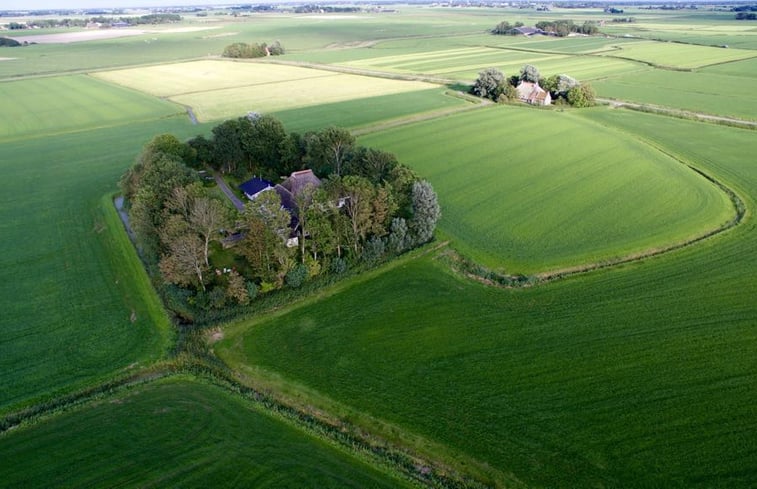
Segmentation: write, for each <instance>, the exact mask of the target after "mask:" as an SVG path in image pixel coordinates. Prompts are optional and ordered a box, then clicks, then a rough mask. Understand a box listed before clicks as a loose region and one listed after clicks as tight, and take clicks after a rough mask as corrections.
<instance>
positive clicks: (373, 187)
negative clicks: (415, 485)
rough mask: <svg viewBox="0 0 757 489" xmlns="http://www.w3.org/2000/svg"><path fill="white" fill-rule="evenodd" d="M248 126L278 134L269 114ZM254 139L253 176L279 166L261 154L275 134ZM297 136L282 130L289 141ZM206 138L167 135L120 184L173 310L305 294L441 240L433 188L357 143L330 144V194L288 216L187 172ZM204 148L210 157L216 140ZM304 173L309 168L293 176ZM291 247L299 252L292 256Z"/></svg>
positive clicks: (324, 187) (272, 196)
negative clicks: (335, 277) (350, 271)
mask: <svg viewBox="0 0 757 489" xmlns="http://www.w3.org/2000/svg"><path fill="white" fill-rule="evenodd" d="M242 119H245V120H247V121H248V122H249V123H250V126H251V127H252V128H256V129H258V130H260V129H261V128H263V127H267V128H268V129H270V128H271V127H274V128H278V127H279V126H280V123H279V122H278V121H276V120H275V119H273V118H271V117H269V116H258V117H254V118H252V120H250V118H240V119H239V120H237V121H236V122H242ZM224 124H228V121H227V122H226V123H224ZM224 124H222V126H223V125H224ZM216 129H217V128H216ZM213 132H214V134H215V133H216V130H215V129H214V131H213ZM342 132H346V131H343V130H341V129H335V128H328V129H325V130H323V131H318V132H317V133H313V134H314V135H318V137H323V138H324V140H325V139H326V138H327V135H329V134H341V133H342ZM253 133H254V130H253V131H251V132H249V133H248V134H247V137H248V138H249V139H248V140H247V143H246V144H247V147H248V148H252V149H255V148H256V149H257V150H258V152H255V151H252V152H249V153H246V154H244V155H243V157H244V158H247V159H248V161H246V162H245V164H249V165H251V166H250V167H249V168H251V171H253V172H259V171H260V170H262V169H271V168H272V167H271V166H270V165H271V162H272V161H274V160H275V158H273V159H271V158H270V156H271V155H270V153H267V152H266V151H265V149H266V148H267V149H271V147H270V146H268V145H267V142H268V141H267V140H266V139H265V138H266V136H267V135H269V133H268V132H266V131H265V130H261V131H259V132H257V133H255V134H256V136H253ZM347 134H348V133H347ZM291 136H292V135H290V134H287V133H286V132H285V131H284V133H283V135H282V136H281V139H282V140H289V139H290V137H291ZM261 138H262V139H261ZM199 139H200V138H199V137H198V138H195V139H193V140H192V141H189V142H187V143H182V142H180V141H179V140H178V139H176V138H175V137H174V136H171V135H161V136H157V137H155V138H154V139H153V140H152V141H150V142H149V143H148V144H147V145H146V146H145V147H144V148H143V150H142V152H141V153H140V155H139V157H138V158H137V160H136V162H135V164H134V165H133V166H132V167H131V168H130V169H129V170H128V171H127V172H126V173H125V174H124V176H123V177H122V179H121V189H122V192H123V195H124V197H125V199H126V201H127V208H128V211H129V218H130V223H131V227H132V229H133V231H134V234H135V236H136V240H137V245H138V248H139V250H140V253H141V256H142V257H143V259H144V261H145V262H146V264H147V265H148V270H149V271H150V272H151V273H152V275H153V276H154V277H156V279H157V280H158V283H160V284H162V286H163V289H164V292H166V294H167V295H169V296H170V297H172V298H173V303H174V304H173V306H172V307H173V309H174V310H176V311H186V310H192V309H194V310H197V309H213V308H221V307H224V306H226V305H228V304H247V303H248V302H249V301H251V300H252V299H254V298H255V297H256V296H257V295H258V294H260V293H266V292H269V291H271V290H274V289H278V288H282V287H299V286H301V285H302V284H303V283H304V282H305V281H307V280H310V279H312V278H314V277H316V276H318V275H323V274H338V273H341V272H343V271H344V270H345V269H346V268H347V267H350V266H353V265H355V264H358V263H363V264H367V265H370V264H373V263H377V262H379V261H381V260H383V259H385V258H386V257H388V256H391V255H396V254H400V253H403V252H405V251H407V250H409V249H411V248H413V247H415V246H418V245H420V244H423V243H425V242H427V241H429V240H430V239H431V238H432V237H433V232H434V229H435V226H436V222H437V221H438V219H439V217H440V209H439V205H438V202H437V198H436V194H435V193H434V191H433V188H432V187H431V185H430V184H429V183H428V182H425V181H423V180H421V179H420V178H419V177H418V176H417V175H416V174H415V173H414V172H413V171H412V170H410V169H409V168H407V167H405V166H403V165H401V164H399V163H398V162H397V160H396V158H395V157H394V156H393V155H391V154H389V153H386V152H383V151H380V150H375V149H371V148H364V147H359V146H357V145H355V144H354V139H351V138H349V139H345V140H344V141H342V143H340V145H339V147H340V148H341V149H340V150H339V151H334V146H331V147H330V149H329V150H327V149H326V146H323V147H322V149H324V151H323V154H322V157H323V158H324V160H328V164H325V163H324V164H322V165H321V166H320V167H319V168H318V171H317V174H318V176H319V177H321V178H322V184H321V185H320V186H317V187H316V186H312V185H308V186H306V187H305V188H304V190H302V191H301V192H299V193H297V194H296V195H294V201H295V202H294V203H295V206H294V209H291V208H290V209H286V208H284V207H283V205H282V200H281V197H280V195H279V193H277V192H276V191H273V190H271V191H265V192H263V193H261V194H260V195H259V196H258V197H256V198H255V199H254V200H252V201H248V202H247V203H246V204H245V207H244V209H243V210H242V211H238V210H237V209H235V208H233V207H232V206H230V205H229V203H228V202H227V201H226V200H223V199H219V198H218V197H216V196H215V195H216V192H214V191H213V189H212V188H208V187H207V186H206V185H203V183H202V182H201V181H200V179H199V177H198V172H197V171H195V170H194V169H192V168H191V166H195V167H197V166H198V164H199V162H201V161H202V157H201V156H200V154H199V153H200V152H201V151H198V147H197V146H196V142H197V141H198V140H199ZM202 140H204V141H205V142H206V143H207V145H208V146H209V147H206V148H204V149H208V150H209V151H210V153H212V147H213V146H215V144H216V141H215V137H214V138H213V139H212V140H207V139H204V138H202ZM193 143H195V144H193ZM253 143H258V144H257V147H256V146H255V144H253ZM340 152H342V153H343V154H341V155H340V154H339V153H340ZM338 160H341V162H339V161H338ZM312 161H315V159H313V160H312ZM305 167H307V163H306V160H305V159H302V160H301V165H300V166H299V167H296V168H294V167H292V168H293V169H295V170H299V169H302V168H305ZM312 169H314V170H315V168H312ZM337 169H339V171H337ZM293 217H294V219H293ZM293 222H296V223H297V226H296V228H295V229H292V227H291V224H292V223H293ZM229 236H232V237H235V238H237V239H236V240H235V242H234V243H235V244H234V246H233V247H231V248H229V249H222V247H221V246H220V244H218V245H213V242H220V241H222V240H224V239H225V238H228V237H229ZM292 237H296V238H297V246H291V244H292V242H293V241H292V240H291V239H290V238H292ZM230 263H231V264H233V266H229V265H228V264H230ZM224 264H226V265H224ZM177 298H179V299H177ZM177 301H179V302H181V304H178V305H177V304H176V302H177ZM168 302H169V305H170V304H171V301H168ZM183 315H185V316H191V314H186V313H183Z"/></svg>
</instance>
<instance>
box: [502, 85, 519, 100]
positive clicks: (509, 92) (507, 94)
mask: <svg viewBox="0 0 757 489" xmlns="http://www.w3.org/2000/svg"><path fill="white" fill-rule="evenodd" d="M518 97H519V95H518V89H517V88H515V87H514V86H512V85H510V84H509V83H508V84H507V86H505V91H504V92H502V94H501V95H500V96H499V98H498V99H497V102H500V103H506V102H512V101H514V100H518Z"/></svg>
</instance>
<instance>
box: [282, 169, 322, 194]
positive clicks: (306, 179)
mask: <svg viewBox="0 0 757 489" xmlns="http://www.w3.org/2000/svg"><path fill="white" fill-rule="evenodd" d="M281 185H282V186H283V187H284V188H285V189H287V190H289V191H290V192H291V193H292V195H299V193H300V192H302V191H303V190H304V189H305V187H306V186H307V185H312V186H313V187H315V188H317V187H320V186H321V180H320V179H319V178H318V177H316V176H315V174H314V173H313V170H301V171H296V172H293V173H292V174H291V175H289V178H287V179H286V180H284V181H283V182H281Z"/></svg>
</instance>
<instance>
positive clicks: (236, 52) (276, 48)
mask: <svg viewBox="0 0 757 489" xmlns="http://www.w3.org/2000/svg"><path fill="white" fill-rule="evenodd" d="M282 54H284V48H283V47H282V46H281V43H280V42H279V41H274V42H272V43H271V45H270V46H269V45H268V44H266V43H262V44H254V43H253V44H247V43H245V42H235V43H234V44H229V45H228V46H226V47H225V48H223V57H224V58H263V57H265V56H279V55H282Z"/></svg>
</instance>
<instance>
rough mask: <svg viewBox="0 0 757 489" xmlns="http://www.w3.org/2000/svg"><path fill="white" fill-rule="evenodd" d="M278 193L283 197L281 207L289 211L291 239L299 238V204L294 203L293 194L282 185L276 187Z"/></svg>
mask: <svg viewBox="0 0 757 489" xmlns="http://www.w3.org/2000/svg"><path fill="white" fill-rule="evenodd" d="M274 189H275V190H276V193H277V194H279V197H281V207H283V208H284V209H286V210H288V211H289V215H290V216H291V218H290V219H289V229H291V230H292V232H291V235H290V238H293V237H295V236H297V228H298V227H299V225H300V220H299V218H298V217H297V203H296V202H295V201H294V196H293V195H292V193H291V192H290V191H289V190H287V189H286V188H284V187H282V186H281V185H276V186H275V187H274Z"/></svg>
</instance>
